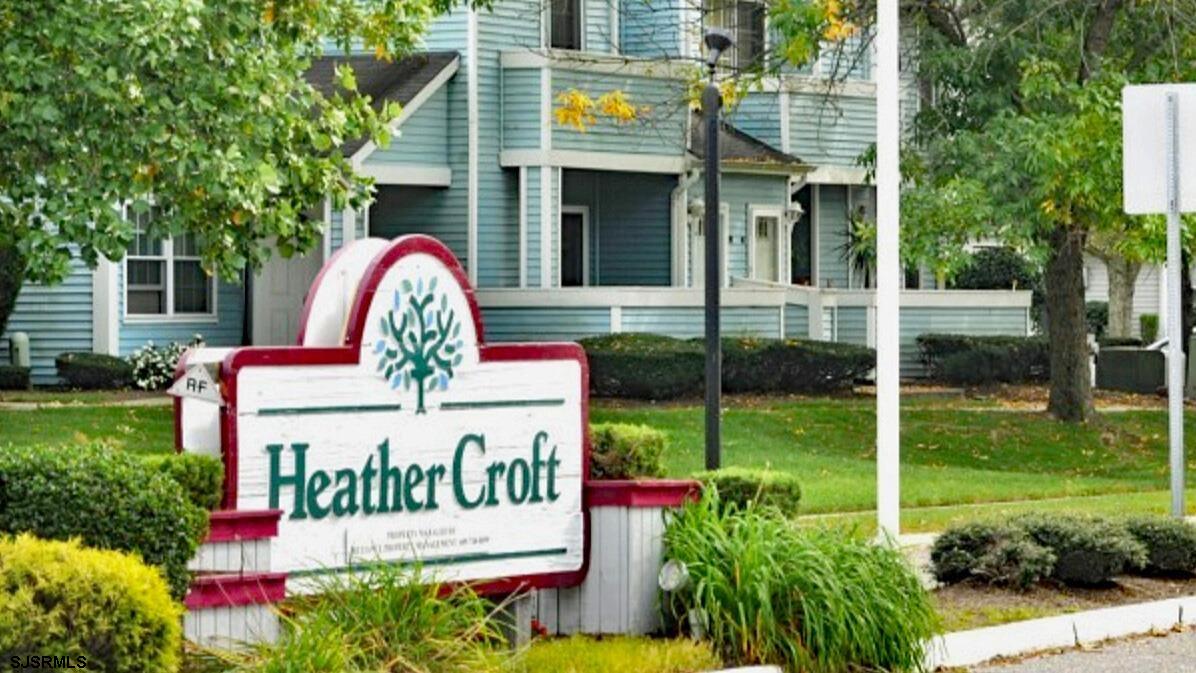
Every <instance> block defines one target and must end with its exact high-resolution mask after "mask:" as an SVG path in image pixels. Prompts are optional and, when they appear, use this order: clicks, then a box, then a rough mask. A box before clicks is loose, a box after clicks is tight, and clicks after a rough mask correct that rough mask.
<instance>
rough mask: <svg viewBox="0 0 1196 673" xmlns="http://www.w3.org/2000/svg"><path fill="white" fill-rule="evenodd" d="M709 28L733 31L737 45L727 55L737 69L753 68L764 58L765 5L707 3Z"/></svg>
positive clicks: (731, 0)
mask: <svg viewBox="0 0 1196 673" xmlns="http://www.w3.org/2000/svg"><path fill="white" fill-rule="evenodd" d="M704 9H705V13H706V25H708V26H710V27H712V28H723V29H726V30H729V31H731V34H732V35H733V36H734V37H735V46H734V47H733V48H732V49H731V50H730V51H729V52H727V56H726V58H727V61H728V63H729V64H730V65H731V66H732V67H733V68H736V69H744V68H750V67H751V66H752V65H754V64H756V63H757V62H758V61H759V60H760V59H761V58H762V57H763V56H764V35H765V26H764V17H765V12H766V10H765V6H764V3H763V2H756V1H755V0H705V5H704Z"/></svg>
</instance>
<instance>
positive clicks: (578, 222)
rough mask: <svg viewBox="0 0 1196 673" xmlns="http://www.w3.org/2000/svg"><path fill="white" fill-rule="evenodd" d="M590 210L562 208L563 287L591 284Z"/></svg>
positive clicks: (577, 207) (579, 207) (572, 207)
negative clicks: (589, 253)
mask: <svg viewBox="0 0 1196 673" xmlns="http://www.w3.org/2000/svg"><path fill="white" fill-rule="evenodd" d="M588 233H589V209H588V208H586V207H585V206H563V207H562V208H561V287H582V286H584V285H588V284H589V283H590V260H589V255H588V252H589V249H590V246H589V235H588Z"/></svg>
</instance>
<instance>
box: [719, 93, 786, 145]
mask: <svg viewBox="0 0 1196 673" xmlns="http://www.w3.org/2000/svg"><path fill="white" fill-rule="evenodd" d="M730 121H731V123H732V124H734V125H735V127H736V128H738V129H740V130H742V131H743V132H744V133H747V134H748V135H751V136H754V137H756V138H758V139H760V140H762V141H764V142H766V143H768V144H770V145H772V146H773V147H776V148H778V149H780V147H781V104H780V96H778V95H776V94H775V93H758V94H751V95H748V96H747V97H746V98H744V99H743V100H742V101H740V102H739V105H737V106H736V107H735V109H734V110H732V111H731V118H730Z"/></svg>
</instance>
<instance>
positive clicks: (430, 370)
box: [374, 278, 464, 414]
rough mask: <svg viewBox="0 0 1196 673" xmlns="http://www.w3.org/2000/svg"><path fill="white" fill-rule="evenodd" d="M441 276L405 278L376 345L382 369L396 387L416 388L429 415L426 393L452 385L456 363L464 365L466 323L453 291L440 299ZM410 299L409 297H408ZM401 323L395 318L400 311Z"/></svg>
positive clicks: (418, 408) (421, 407) (418, 407)
mask: <svg viewBox="0 0 1196 673" xmlns="http://www.w3.org/2000/svg"><path fill="white" fill-rule="evenodd" d="M436 297H437V295H436V279H435V278H432V279H431V280H430V281H428V284H427V288H425V287H424V281H423V279H422V278H421V279H419V280H418V281H416V284H415V285H414V286H413V285H412V284H411V281H409V280H404V281H403V284H402V290H401V291H396V292H395V299H394V307H393V308H392V309H391V310H390V311H389V312H388V313H387V314H386V317H385V318H383V319H382V332H381V333H382V335H383V338H381V339H379V340H378V341H377V342H376V343H375V344H374V354H375V355H378V356H379V357H378V371H379V372H381V373H382V378H384V379H386V380H387V381H389V382H390V387H391V388H392V389H398V388H399V386H403V388H404V390H411V388H412V387H413V386H414V387H415V394H416V408H415V413H417V414H424V413H427V410H426V409H425V408H424V395H425V393H428V392H431V391H433V390H436V388H437V387H439V388H440V389H441V390H448V384H449V379H451V378H453V370H454V368H455V367H456V366H457V365H459V364H461V359H462V357H463V356H462V354H461V348H462V346H464V342H463V340H462V339H461V338H459V337H460V335H461V323H460V322H458V321H457V316H456V313H455V312H454V311H453V310H452V309H450V308H449V306H448V295H446V294H441V295H439V297H440V301H439V302H437V300H436ZM404 299H406V301H404ZM396 315H398V316H399V322H398V323H396V322H395V316H396Z"/></svg>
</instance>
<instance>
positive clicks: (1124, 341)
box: [1097, 337, 1146, 348]
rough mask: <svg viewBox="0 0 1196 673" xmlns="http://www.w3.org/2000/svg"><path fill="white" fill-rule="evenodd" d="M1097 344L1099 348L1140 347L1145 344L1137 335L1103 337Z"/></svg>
mask: <svg viewBox="0 0 1196 673" xmlns="http://www.w3.org/2000/svg"><path fill="white" fill-rule="evenodd" d="M1097 344H1098V345H1100V347H1101V348H1141V347H1143V346H1145V345H1146V344H1145V343H1143V341H1142V340H1141V339H1139V338H1137V337H1105V338H1103V339H1100V340H1099V341H1097Z"/></svg>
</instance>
